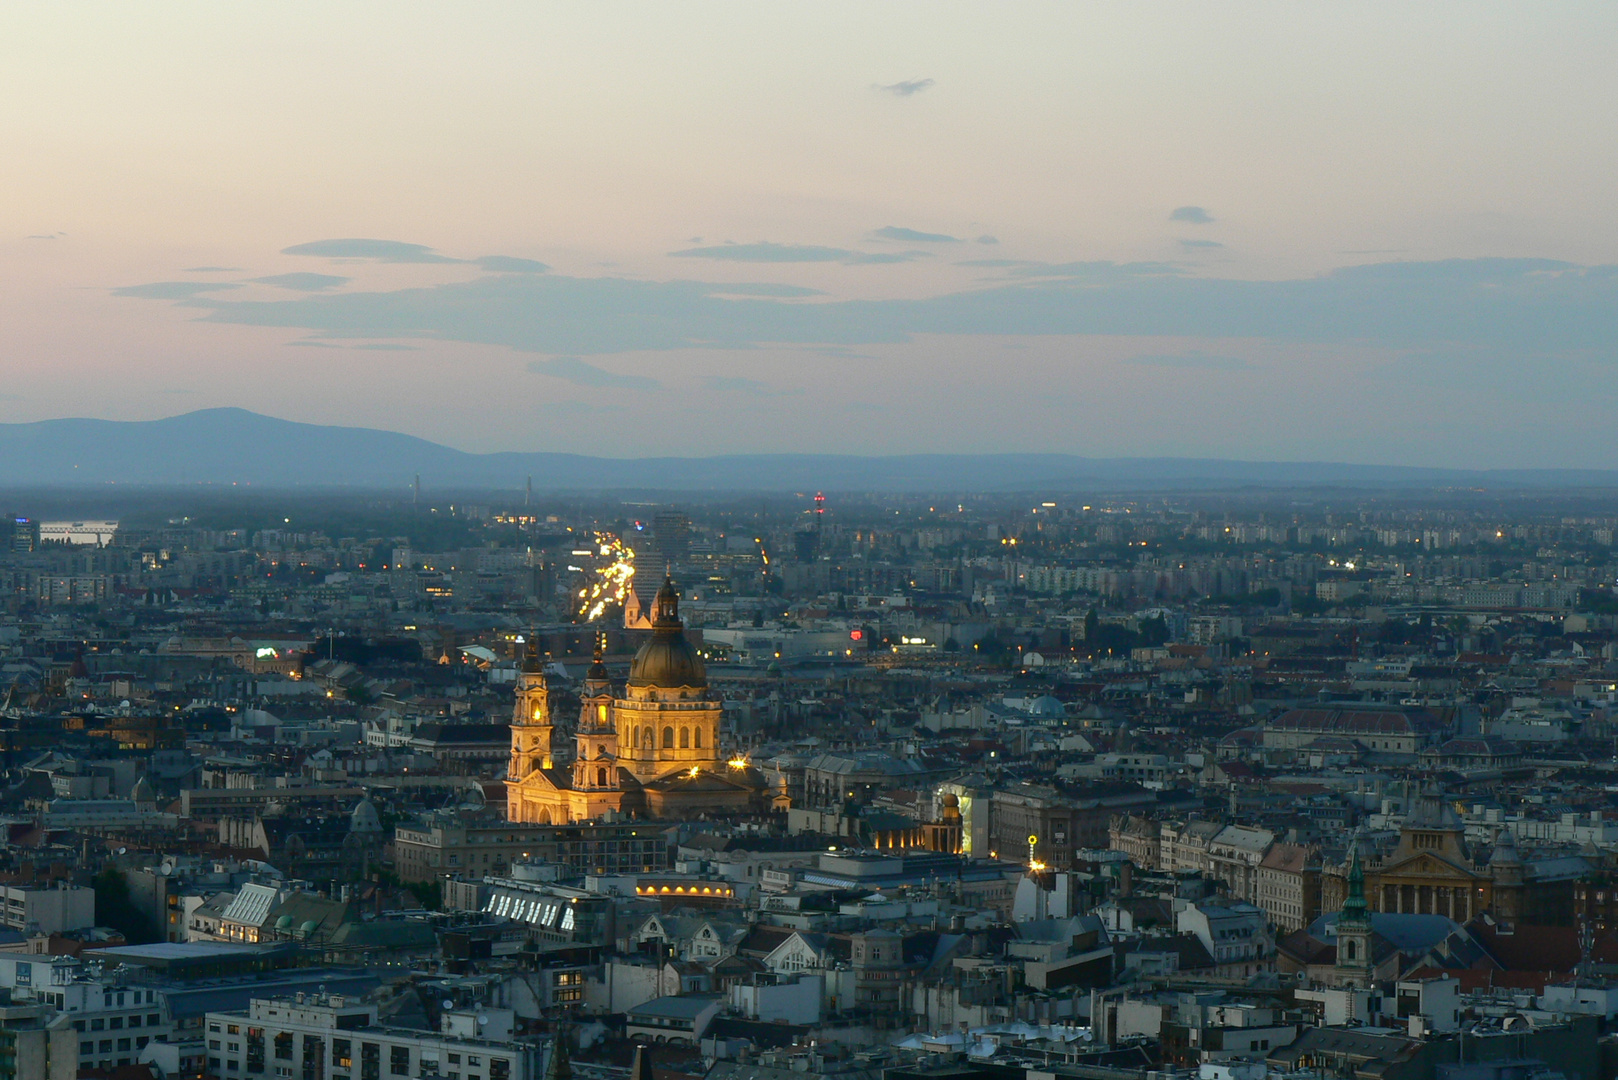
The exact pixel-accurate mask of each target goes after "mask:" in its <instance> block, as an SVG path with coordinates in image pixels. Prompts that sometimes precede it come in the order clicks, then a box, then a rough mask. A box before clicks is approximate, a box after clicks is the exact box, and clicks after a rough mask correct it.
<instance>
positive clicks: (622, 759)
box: [506, 581, 768, 824]
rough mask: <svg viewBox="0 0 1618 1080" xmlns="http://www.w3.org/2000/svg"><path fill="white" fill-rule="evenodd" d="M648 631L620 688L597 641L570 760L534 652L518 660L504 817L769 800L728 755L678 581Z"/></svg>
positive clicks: (555, 820)
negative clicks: (558, 748) (561, 748)
mask: <svg viewBox="0 0 1618 1080" xmlns="http://www.w3.org/2000/svg"><path fill="white" fill-rule="evenodd" d="M651 625H652V635H651V638H650V640H648V641H647V642H646V643H645V644H643V645H642V646H641V647H640V649H639V651H637V652H636V653H635V658H634V660H633V661H631V663H630V666H629V678H628V679H627V681H626V682H625V683H623V684H622V685H621V686H615V685H614V684H613V682H612V680H611V677H610V676H609V674H608V672H607V668H606V665H605V664H604V663H603V661H602V657H601V654H600V651H599V650H598V651H597V653H596V658H595V662H594V663H593V664H592V665H591V666H590V670H589V672H588V673H586V675H585V681H584V687H583V693H582V694H581V695H580V706H579V720H578V724H577V726H576V730H575V735H574V748H573V753H572V755H571V757H572V762H571V764H570V765H568V766H566V767H563V766H561V765H560V764H559V762H558V758H559V757H560V756H561V755H558V754H556V753H555V752H554V749H555V747H554V742H555V737H556V732H555V727H554V725H553V723H552V718H551V715H550V706H549V690H548V687H547V685H546V683H545V676H544V674H543V672H542V671H541V670H540V665H539V662H538V659H537V658H536V657H533V656H532V655H530V656H529V657H528V659H527V660H526V661H525V662H524V664H523V671H522V673H521V675H520V676H519V679H518V682H517V688H516V706H515V709H514V711H513V716H512V724H511V768H510V771H509V772H508V774H507V777H506V817H507V818H508V819H509V820H511V821H525V822H538V823H541V824H562V823H565V822H570V821H593V820H600V819H602V818H606V817H611V816H617V815H622V816H629V817H650V818H663V819H671V818H681V817H687V816H695V815H697V814H701V813H705V812H712V811H724V810H749V809H765V808H767V805H768V797H767V796H768V791H767V787H768V785H767V784H766V782H765V780H764V778H763V776H762V774H760V773H759V772H758V770H756V769H754V768H753V767H752V766H751V765H746V764H743V763H739V762H738V763H732V762H728V761H727V760H726V759H725V756H724V752H723V748H722V746H721V741H722V740H721V734H720V715H721V706H720V702H719V699H718V697H717V696H716V695H714V694H713V692H712V691H710V690H709V688H708V673H707V669H706V667H705V665H704V664H703V662H702V658H701V657H700V656H698V655H697V651H696V650H695V649H694V648H692V646H691V643H690V642H688V641H687V640H686V639H685V633H684V625H683V624H682V623H681V621H680V615H679V595H678V594H677V593H676V592H675V590H674V585H673V583H672V582H669V581H665V582H664V583H663V588H662V589H660V590H659V591H658V594H657V601H656V605H655V607H654V610H653V618H652V624H651Z"/></svg>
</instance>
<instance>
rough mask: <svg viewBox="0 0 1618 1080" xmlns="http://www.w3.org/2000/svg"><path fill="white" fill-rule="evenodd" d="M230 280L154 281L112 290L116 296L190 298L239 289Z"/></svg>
mask: <svg viewBox="0 0 1618 1080" xmlns="http://www.w3.org/2000/svg"><path fill="white" fill-rule="evenodd" d="M239 288H241V286H240V285H236V284H233V283H231V282H229V281H153V282H150V283H148V284H145V285H125V286H124V287H123V288H121V289H114V290H112V295H114V296H133V297H135V298H136V299H139V300H190V299H192V298H193V297H197V296H201V295H202V294H203V293H209V292H218V291H220V290H221V289H239Z"/></svg>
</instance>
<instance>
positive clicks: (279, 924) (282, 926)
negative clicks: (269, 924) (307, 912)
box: [275, 915, 292, 930]
mask: <svg viewBox="0 0 1618 1080" xmlns="http://www.w3.org/2000/svg"><path fill="white" fill-rule="evenodd" d="M275 928H276V929H277V930H290V929H291V928H292V916H291V915H283V916H281V917H280V918H279V919H276V920H275Z"/></svg>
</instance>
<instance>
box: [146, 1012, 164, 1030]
mask: <svg viewBox="0 0 1618 1080" xmlns="http://www.w3.org/2000/svg"><path fill="white" fill-rule="evenodd" d="M162 1022H163V1021H162V1018H161V1017H160V1016H158V1014H157V1013H147V1014H146V1026H147V1027H156V1026H157V1025H158V1024H160V1023H162Z"/></svg>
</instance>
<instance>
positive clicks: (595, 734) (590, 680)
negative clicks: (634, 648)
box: [573, 634, 618, 791]
mask: <svg viewBox="0 0 1618 1080" xmlns="http://www.w3.org/2000/svg"><path fill="white" fill-rule="evenodd" d="M606 638H607V635H606V634H597V635H596V647H595V656H594V658H593V660H592V661H591V663H590V669H589V670H588V671H586V672H585V673H584V686H583V688H582V690H581V692H580V694H579V729H578V736H577V738H578V752H577V753H576V754H574V758H573V788H574V790H575V791H617V790H618V727H617V725H616V724H615V723H614V721H613V718H612V681H611V678H610V677H609V676H608V674H607V665H606V661H605V653H606V647H607V643H606Z"/></svg>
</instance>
